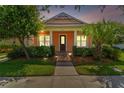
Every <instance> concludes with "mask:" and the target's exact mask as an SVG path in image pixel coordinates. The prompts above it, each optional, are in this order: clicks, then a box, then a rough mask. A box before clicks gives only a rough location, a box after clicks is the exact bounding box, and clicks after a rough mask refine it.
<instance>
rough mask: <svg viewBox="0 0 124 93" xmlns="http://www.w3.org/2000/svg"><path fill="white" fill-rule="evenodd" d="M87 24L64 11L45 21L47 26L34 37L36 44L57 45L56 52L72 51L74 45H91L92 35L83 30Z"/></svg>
mask: <svg viewBox="0 0 124 93" xmlns="http://www.w3.org/2000/svg"><path fill="white" fill-rule="evenodd" d="M83 24H86V23H85V22H82V21H81V20H79V19H77V18H75V17H72V16H71V15H68V14H66V13H64V12H62V13H60V14H58V15H56V16H54V17H52V18H50V19H48V20H46V21H45V25H46V28H45V30H43V31H40V32H39V34H38V36H37V37H35V38H34V39H33V43H34V45H36V46H55V51H56V52H72V50H73V46H77V47H91V45H92V41H91V37H90V36H88V37H86V36H85V35H84V34H83V32H81V26H82V25H83Z"/></svg>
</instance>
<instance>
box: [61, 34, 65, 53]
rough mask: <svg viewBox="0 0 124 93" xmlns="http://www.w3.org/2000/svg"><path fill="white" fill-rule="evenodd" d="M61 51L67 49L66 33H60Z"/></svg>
mask: <svg viewBox="0 0 124 93" xmlns="http://www.w3.org/2000/svg"><path fill="white" fill-rule="evenodd" d="M60 51H61V52H65V51H66V35H60Z"/></svg>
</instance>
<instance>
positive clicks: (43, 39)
mask: <svg viewBox="0 0 124 93" xmlns="http://www.w3.org/2000/svg"><path fill="white" fill-rule="evenodd" d="M39 40H40V46H50V36H49V35H41V36H40V37H39Z"/></svg>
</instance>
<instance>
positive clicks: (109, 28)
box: [82, 20, 119, 60]
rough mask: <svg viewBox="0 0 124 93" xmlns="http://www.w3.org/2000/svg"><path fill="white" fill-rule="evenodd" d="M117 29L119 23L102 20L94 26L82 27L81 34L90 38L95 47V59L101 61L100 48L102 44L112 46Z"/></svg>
mask: <svg viewBox="0 0 124 93" xmlns="http://www.w3.org/2000/svg"><path fill="white" fill-rule="evenodd" d="M117 29H119V23H115V22H110V21H104V20H103V21H102V22H99V23H96V24H86V25H83V26H82V31H83V33H84V34H85V35H87V36H89V35H90V36H91V37H92V42H93V44H94V45H95V53H94V57H95V58H97V59H100V60H101V57H102V46H103V45H104V44H109V45H112V44H113V43H114V42H115V41H116V32H117Z"/></svg>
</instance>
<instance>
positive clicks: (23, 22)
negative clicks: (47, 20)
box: [0, 6, 43, 59]
mask: <svg viewBox="0 0 124 93" xmlns="http://www.w3.org/2000/svg"><path fill="white" fill-rule="evenodd" d="M42 28H43V23H42V22H41V21H40V20H39V12H38V10H37V7H36V6H0V36H2V37H1V38H17V39H18V40H19V42H20V44H21V46H22V49H23V51H24V53H25V55H26V58H27V59H30V57H29V54H28V51H27V49H26V46H25V43H24V40H25V38H27V37H29V36H30V35H37V32H38V31H39V30H40V29H42Z"/></svg>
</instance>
